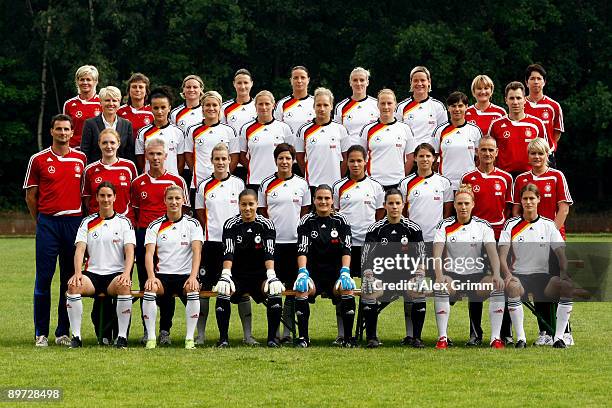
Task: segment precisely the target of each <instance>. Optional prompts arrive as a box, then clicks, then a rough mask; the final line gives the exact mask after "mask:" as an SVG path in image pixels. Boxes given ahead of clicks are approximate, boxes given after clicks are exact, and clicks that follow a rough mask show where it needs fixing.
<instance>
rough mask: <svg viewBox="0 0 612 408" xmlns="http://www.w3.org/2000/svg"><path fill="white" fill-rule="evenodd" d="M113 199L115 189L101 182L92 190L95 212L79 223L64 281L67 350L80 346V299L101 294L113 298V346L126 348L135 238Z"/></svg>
mask: <svg viewBox="0 0 612 408" xmlns="http://www.w3.org/2000/svg"><path fill="white" fill-rule="evenodd" d="M116 198H117V195H116V191H115V186H114V185H113V184H112V183H110V182H108V181H103V182H102V183H100V184H99V185H98V188H97V190H96V200H97V202H98V205H99V210H98V212H97V213H94V214H91V215H89V216H88V217H85V219H84V220H83V221H82V222H81V226H80V227H79V230H78V232H77V236H76V240H75V245H76V251H75V254H74V275H73V276H72V278H70V280H69V281H68V291H67V292H66V299H67V302H66V308H67V309H68V318H69V319H70V327H71V328H72V341H71V344H70V347H71V348H77V347H82V345H83V343H82V341H81V319H82V317H83V302H82V301H81V296H82V295H84V296H93V295H99V294H100V293H104V294H106V295H109V296H117V319H118V323H119V336H118V337H117V342H116V346H117V347H118V348H127V330H128V326H129V324H130V316H131V314H132V295H131V292H130V290H131V286H132V281H131V278H130V276H131V272H132V265H133V264H134V247H135V245H136V236H135V234H134V227H132V223H131V222H130V220H129V219H128V218H127V217H125V216H123V215H121V214H117V213H116V212H115V210H114V208H113V205H114V203H115V199H116ZM85 251H87V253H88V254H89V258H88V260H87V263H86V264H85V271H83V272H82V271H81V268H82V266H83V258H84V257H85Z"/></svg>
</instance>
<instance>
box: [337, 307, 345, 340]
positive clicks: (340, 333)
mask: <svg viewBox="0 0 612 408" xmlns="http://www.w3.org/2000/svg"><path fill="white" fill-rule="evenodd" d="M336 326H337V327H338V337H343V338H344V321H343V320H342V309H341V307H340V303H338V304H337V305H336Z"/></svg>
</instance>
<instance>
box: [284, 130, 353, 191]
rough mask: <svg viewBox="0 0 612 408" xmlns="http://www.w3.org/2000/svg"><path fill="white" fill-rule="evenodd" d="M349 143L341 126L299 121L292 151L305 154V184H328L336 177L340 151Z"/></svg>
mask: <svg viewBox="0 0 612 408" xmlns="http://www.w3.org/2000/svg"><path fill="white" fill-rule="evenodd" d="M349 147H350V145H349V137H348V133H347V131H346V128H344V126H342V125H340V124H338V123H336V122H332V121H330V122H329V123H326V124H324V125H317V124H316V123H314V120H313V121H310V122H308V123H305V124H303V125H302V126H301V127H300V129H299V130H298V132H297V134H296V138H295V151H296V152H298V153H305V160H306V169H305V170H306V171H305V176H306V180H307V181H308V184H309V185H311V186H318V185H320V184H330V185H331V184H332V183H333V182H334V181H336V180H338V179H339V178H340V176H341V175H340V162H341V161H342V153H345V152H346V151H347V150H348V148H349Z"/></svg>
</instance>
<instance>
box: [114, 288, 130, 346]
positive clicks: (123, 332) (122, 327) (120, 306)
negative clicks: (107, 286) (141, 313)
mask: <svg viewBox="0 0 612 408" xmlns="http://www.w3.org/2000/svg"><path fill="white" fill-rule="evenodd" d="M131 317H132V295H117V322H118V324H119V333H118V334H117V335H118V337H123V338H125V339H127V331H128V328H129V327H130V318H131Z"/></svg>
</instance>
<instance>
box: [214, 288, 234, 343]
mask: <svg viewBox="0 0 612 408" xmlns="http://www.w3.org/2000/svg"><path fill="white" fill-rule="evenodd" d="M215 315H216V316H217V327H218V328H219V340H220V341H229V334H228V331H229V321H230V316H231V315H232V305H231V303H230V301H229V297H227V296H217V302H216V303H215Z"/></svg>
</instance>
